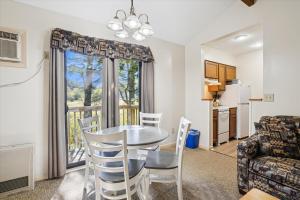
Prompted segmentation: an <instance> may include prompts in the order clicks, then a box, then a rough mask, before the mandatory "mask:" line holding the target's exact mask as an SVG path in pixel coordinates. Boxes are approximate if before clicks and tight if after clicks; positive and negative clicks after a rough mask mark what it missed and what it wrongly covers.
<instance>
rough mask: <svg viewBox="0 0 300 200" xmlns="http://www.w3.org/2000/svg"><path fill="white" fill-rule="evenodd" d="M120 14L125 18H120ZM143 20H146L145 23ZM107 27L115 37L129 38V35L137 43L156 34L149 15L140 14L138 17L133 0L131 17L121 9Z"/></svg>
mask: <svg viewBox="0 0 300 200" xmlns="http://www.w3.org/2000/svg"><path fill="white" fill-rule="evenodd" d="M120 14H123V17H122V18H120ZM142 19H145V20H144V21H143V20H142ZM107 27H108V28H109V29H110V30H112V31H114V32H115V36H116V37H118V38H127V37H128V36H129V33H130V34H131V35H132V38H134V39H135V40H137V41H142V40H145V39H146V38H147V37H150V36H152V35H153V34H154V31H153V28H152V26H151V25H150V23H149V19H148V15H147V14H140V15H139V16H138V17H137V16H136V14H135V10H134V6H133V0H131V7H130V12H129V16H128V17H127V14H126V12H125V11H124V10H122V9H119V10H117V11H116V15H115V17H114V18H113V19H112V20H110V21H109V22H108V24H107Z"/></svg>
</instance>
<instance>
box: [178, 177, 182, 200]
mask: <svg viewBox="0 0 300 200" xmlns="http://www.w3.org/2000/svg"><path fill="white" fill-rule="evenodd" d="M177 193H178V200H183V194H182V179H181V178H179V179H178V180H177Z"/></svg>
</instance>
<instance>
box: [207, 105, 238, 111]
mask: <svg viewBox="0 0 300 200" xmlns="http://www.w3.org/2000/svg"><path fill="white" fill-rule="evenodd" d="M236 107H237V106H218V107H213V110H222V109H226V108H227V109H230V108H236Z"/></svg>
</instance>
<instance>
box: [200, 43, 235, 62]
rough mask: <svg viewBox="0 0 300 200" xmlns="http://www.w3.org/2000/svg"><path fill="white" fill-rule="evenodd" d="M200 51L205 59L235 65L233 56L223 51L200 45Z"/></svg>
mask: <svg viewBox="0 0 300 200" xmlns="http://www.w3.org/2000/svg"><path fill="white" fill-rule="evenodd" d="M202 53H203V56H204V59H205V60H210V61H214V62H218V63H222V64H226V65H232V66H236V58H235V56H234V55H232V54H230V53H227V52H225V51H221V50H218V49H215V48H211V47H208V46H205V45H202ZM203 64H204V63H203Z"/></svg>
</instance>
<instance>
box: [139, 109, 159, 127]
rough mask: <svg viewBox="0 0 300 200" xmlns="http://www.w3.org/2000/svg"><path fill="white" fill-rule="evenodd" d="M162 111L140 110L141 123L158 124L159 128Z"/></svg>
mask: <svg viewBox="0 0 300 200" xmlns="http://www.w3.org/2000/svg"><path fill="white" fill-rule="evenodd" d="M161 116H162V113H142V112H140V125H142V126H143V125H150V126H157V127H158V128H159V124H160V120H161Z"/></svg>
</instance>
